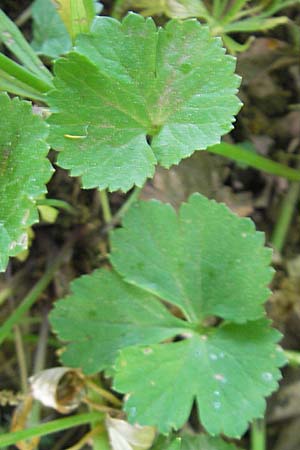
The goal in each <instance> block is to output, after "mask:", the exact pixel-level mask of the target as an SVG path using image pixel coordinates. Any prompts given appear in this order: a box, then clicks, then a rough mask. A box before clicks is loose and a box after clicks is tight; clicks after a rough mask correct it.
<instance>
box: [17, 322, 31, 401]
mask: <svg viewBox="0 0 300 450" xmlns="http://www.w3.org/2000/svg"><path fill="white" fill-rule="evenodd" d="M14 337H15V339H14V341H15V347H16V354H17V361H18V366H19V371H20V379H21V387H22V392H23V393H24V394H25V393H26V392H27V380H28V370H27V362H26V355H25V351H24V342H23V336H22V333H21V330H20V327H19V326H18V325H16V326H15V327H14Z"/></svg>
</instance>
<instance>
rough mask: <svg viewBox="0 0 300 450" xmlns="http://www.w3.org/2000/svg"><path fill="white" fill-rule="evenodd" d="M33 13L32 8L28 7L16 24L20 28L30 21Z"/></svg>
mask: <svg viewBox="0 0 300 450" xmlns="http://www.w3.org/2000/svg"><path fill="white" fill-rule="evenodd" d="M31 13H32V6H31V5H30V6H28V7H27V8H26V9H25V10H24V11H23V12H22V13H21V14H20V15H19V16H18V17H17V18H16V20H15V24H16V25H17V26H18V27H19V28H20V27H21V26H22V25H24V24H25V23H26V22H27V20H29V19H30V17H31Z"/></svg>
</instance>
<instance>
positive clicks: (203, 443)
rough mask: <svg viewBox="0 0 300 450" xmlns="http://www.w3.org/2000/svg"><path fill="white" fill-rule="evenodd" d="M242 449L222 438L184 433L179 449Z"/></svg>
mask: <svg viewBox="0 0 300 450" xmlns="http://www.w3.org/2000/svg"><path fill="white" fill-rule="evenodd" d="M197 449H199V450H242V449H240V447H239V448H238V447H236V446H235V445H234V444H228V443H227V442H225V441H223V439H221V438H218V437H213V436H207V435H205V434H201V435H190V436H189V435H185V436H183V437H182V444H181V450H197Z"/></svg>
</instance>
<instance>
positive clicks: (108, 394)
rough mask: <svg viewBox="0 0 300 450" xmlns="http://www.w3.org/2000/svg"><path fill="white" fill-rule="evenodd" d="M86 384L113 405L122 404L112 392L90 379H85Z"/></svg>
mask: <svg viewBox="0 0 300 450" xmlns="http://www.w3.org/2000/svg"><path fill="white" fill-rule="evenodd" d="M86 384H87V386H88V387H89V388H90V389H93V390H94V391H95V392H97V393H98V394H100V395H101V397H103V398H105V400H107V401H109V402H110V403H111V404H112V405H115V406H117V407H119V406H121V405H122V402H121V400H119V399H118V398H117V397H116V396H115V395H114V394H112V393H111V392H109V391H107V390H106V389H103V388H102V387H100V386H98V385H97V384H96V383H94V382H93V381H92V380H86Z"/></svg>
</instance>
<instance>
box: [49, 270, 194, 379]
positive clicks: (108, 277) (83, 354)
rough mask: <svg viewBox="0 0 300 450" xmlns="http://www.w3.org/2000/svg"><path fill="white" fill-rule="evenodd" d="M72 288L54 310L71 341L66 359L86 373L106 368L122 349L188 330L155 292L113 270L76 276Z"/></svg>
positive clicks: (58, 329) (59, 331) (65, 337)
mask: <svg viewBox="0 0 300 450" xmlns="http://www.w3.org/2000/svg"><path fill="white" fill-rule="evenodd" d="M71 290H72V294H71V295H70V297H67V298H65V299H64V300H61V301H59V302H56V303H55V309H54V310H53V311H52V312H51V314H50V321H51V324H52V327H53V329H54V331H56V332H57V334H58V335H59V337H60V339H62V340H65V341H72V343H71V344H69V345H68V347H67V350H66V351H65V352H64V353H63V355H62V361H63V362H64V364H65V365H67V366H71V367H82V368H83V369H84V372H85V373H95V372H97V371H100V370H103V369H108V368H110V367H111V366H112V364H113V363H114V360H115V358H116V355H117V352H118V350H119V349H121V348H123V347H126V346H129V345H134V344H139V343H142V344H149V343H153V342H160V341H162V340H164V339H167V338H169V337H172V336H174V334H175V335H176V334H180V333H181V332H182V331H186V325H185V323H184V322H182V321H181V320H179V319H176V318H175V317H173V316H172V315H171V314H170V313H169V312H168V311H167V309H166V308H165V307H164V306H163V305H161V304H160V302H159V301H158V300H157V299H156V298H155V297H153V296H152V295H151V294H148V293H146V292H143V291H142V290H141V289H138V288H136V287H134V286H130V285H128V284H127V283H125V282H124V281H123V280H122V278H121V277H119V275H117V274H116V273H115V272H108V271H105V270H98V271H95V272H94V273H93V274H92V275H85V276H82V277H81V278H79V279H77V280H75V281H74V282H73V283H72V285H71Z"/></svg>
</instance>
